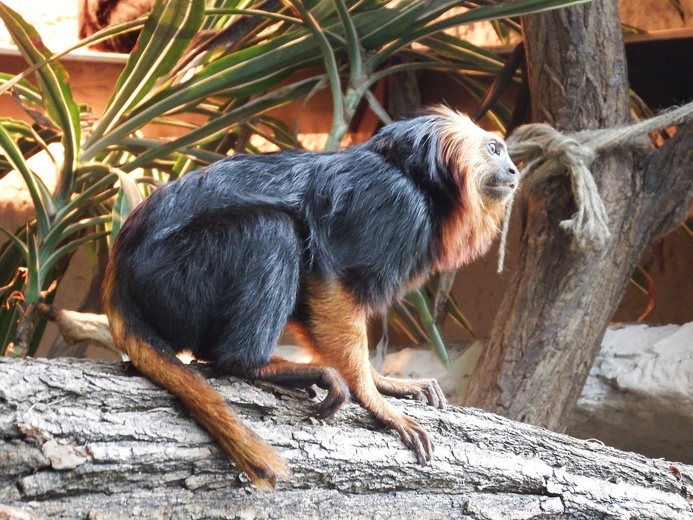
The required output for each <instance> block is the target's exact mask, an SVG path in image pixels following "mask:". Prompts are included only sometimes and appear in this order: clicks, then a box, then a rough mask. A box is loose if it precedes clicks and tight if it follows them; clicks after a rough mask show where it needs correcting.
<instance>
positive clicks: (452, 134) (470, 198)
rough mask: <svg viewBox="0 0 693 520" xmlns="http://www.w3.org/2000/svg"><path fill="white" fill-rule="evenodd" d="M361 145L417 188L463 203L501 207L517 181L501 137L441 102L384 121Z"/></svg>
mask: <svg viewBox="0 0 693 520" xmlns="http://www.w3.org/2000/svg"><path fill="white" fill-rule="evenodd" d="M366 146H367V147H370V148H371V149H373V150H374V151H376V152H377V153H379V154H380V155H382V156H383V157H384V158H385V159H386V160H388V161H390V162H392V163H393V164H395V165H396V166H397V167H399V168H400V169H401V170H402V171H403V172H404V173H405V174H407V175H408V176H409V177H410V178H412V180H414V181H415V182H417V184H419V185H420V186H421V187H422V188H424V189H432V190H434V191H442V192H445V193H447V194H448V195H449V196H451V197H452V198H454V199H456V200H457V201H458V203H459V202H462V203H463V205H464V206H465V207H468V208H471V207H474V208H476V209H478V210H483V209H491V208H498V207H504V206H505V205H506V204H507V203H508V202H509V201H510V199H511V198H512V197H513V195H514V194H515V191H516V189H517V186H518V183H519V175H518V170H517V167H516V166H515V165H514V164H513V162H512V161H511V160H510V157H509V156H508V150H507V148H506V146H505V143H504V142H503V140H502V139H501V138H500V137H498V136H496V135H495V134H492V133H491V132H487V131H485V130H483V129H481V128H480V127H478V126H477V125H476V124H474V123H473V122H472V120H471V119H469V117H467V116H466V115H464V114H461V113H459V112H456V111H455V110H453V109H451V108H448V107H445V106H440V107H436V108H433V109H431V110H430V111H429V113H428V115H424V116H421V117H416V118H413V119H408V120H404V121H399V122H397V123H393V124H391V125H388V126H386V127H384V128H383V129H382V130H381V131H380V132H379V133H378V134H377V135H376V136H375V137H373V138H372V139H371V141H370V142H369V143H367V144H366Z"/></svg>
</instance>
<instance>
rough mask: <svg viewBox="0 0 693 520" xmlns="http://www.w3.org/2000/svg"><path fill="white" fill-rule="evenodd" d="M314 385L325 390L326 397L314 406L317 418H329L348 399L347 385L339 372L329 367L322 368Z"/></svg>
mask: <svg viewBox="0 0 693 520" xmlns="http://www.w3.org/2000/svg"><path fill="white" fill-rule="evenodd" d="M316 385H317V386H319V387H320V388H322V389H324V390H327V397H325V399H323V400H322V401H321V402H320V403H318V405H317V406H316V407H315V409H316V414H315V415H316V417H318V418H319V419H329V418H330V417H332V416H333V415H334V414H335V413H337V410H339V409H340V408H341V406H342V405H343V404H344V403H345V402H347V401H348V400H349V395H350V394H349V387H348V386H347V384H346V382H345V381H344V379H343V378H342V376H341V375H339V372H337V371H336V370H335V369H334V368H330V367H325V368H324V369H323V371H322V373H321V375H320V379H319V380H318V381H317V382H316Z"/></svg>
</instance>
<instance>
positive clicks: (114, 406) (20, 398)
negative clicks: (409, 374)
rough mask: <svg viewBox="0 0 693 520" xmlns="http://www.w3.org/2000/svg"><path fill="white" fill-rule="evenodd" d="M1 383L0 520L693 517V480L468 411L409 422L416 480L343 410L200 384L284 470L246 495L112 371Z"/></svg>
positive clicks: (382, 440)
mask: <svg viewBox="0 0 693 520" xmlns="http://www.w3.org/2000/svg"><path fill="white" fill-rule="evenodd" d="M0 380H1V381H2V386H0V461H1V462H0V469H1V470H2V471H0V518H13V519H19V518H46V517H58V516H59V517H60V518H99V519H110V518H113V519H116V518H117V519H124V518H186V519H190V518H283V519H285V518H418V519H423V518H440V519H443V518H445V519H447V518H475V519H501V518H502V519H506V518H549V517H550V518H565V517H569V518H597V517H598V518H639V519H644V518H657V519H662V518H681V519H684V518H692V517H693V497H692V496H691V493H690V489H691V486H692V485H693V480H691V475H693V467H690V466H685V465H681V464H676V465H672V464H671V463H668V462H664V461H662V460H650V459H647V458H645V457H642V456H640V455H634V454H628V453H624V452H620V451H618V450H615V449H612V448H608V447H604V446H601V445H599V444H596V443H590V442H586V441H578V440H575V439H572V438H570V437H567V436H565V435H561V434H557V433H553V432H549V431H546V430H542V429H539V428H536V427H533V426H528V425H523V424H519V423H513V422H511V421H509V420H507V419H503V418H501V417H498V416H493V415H490V414H485V413H483V412H480V411H477V410H464V409H460V408H453V409H451V410H448V411H440V410H434V409H431V408H428V407H425V406H423V405H418V404H410V405H408V406H407V413H409V414H410V415H412V416H414V417H415V418H417V419H418V420H420V421H421V423H422V424H423V425H424V427H425V428H427V429H428V430H429V431H430V432H432V433H433V439H434V441H435V443H436V452H435V459H434V461H433V462H432V463H431V464H430V466H428V467H426V468H420V467H418V466H417V465H416V464H415V462H414V457H413V455H412V454H411V453H410V452H409V451H408V450H407V449H406V448H404V447H403V446H402V445H401V443H400V441H399V439H398V437H397V436H396V435H394V434H392V433H391V432H388V431H383V430H382V429H380V428H378V427H377V426H376V425H375V424H374V422H373V421H372V420H371V419H370V417H369V416H368V415H367V414H366V413H365V412H364V411H363V410H362V409H361V408H360V407H359V406H357V405H355V404H349V405H347V406H345V407H344V409H343V410H341V411H340V412H339V413H338V414H337V416H336V417H335V418H334V419H333V420H331V421H329V422H326V423H323V422H320V421H315V420H312V419H310V418H309V414H310V406H309V399H308V397H307V395H306V394H305V393H303V392H294V391H289V390H284V389H280V388H277V387H274V386H271V385H266V384H265V385H262V386H254V385H251V384H248V383H246V382H243V381H240V380H235V379H212V381H211V382H212V384H213V385H214V386H215V387H216V388H218V389H219V390H220V391H221V392H222V393H223V395H224V396H225V397H226V399H227V400H228V401H229V402H230V403H231V405H232V407H233V408H234V409H235V410H237V411H238V413H239V414H240V415H242V416H243V418H244V420H245V421H246V422H248V423H249V424H251V425H252V427H253V428H254V429H255V430H256V431H257V432H258V433H259V434H260V435H261V436H262V437H263V438H265V439H267V440H268V441H270V442H271V443H272V444H273V445H275V446H276V447H277V449H278V450H279V451H280V452H281V454H282V455H283V456H284V457H285V458H286V459H287V461H288V463H289V465H290V467H291V470H292V473H293V475H292V476H291V477H290V478H289V479H285V480H281V481H280V482H279V483H278V489H277V491H276V492H274V493H258V492H256V491H254V490H253V489H252V488H251V487H250V486H249V484H247V479H244V478H243V476H242V475H239V473H238V472H237V471H236V470H235V468H234V467H233V465H232V464H231V463H230V462H228V461H227V460H226V459H225V458H224V457H223V456H222V455H221V452H220V451H219V449H218V448H217V447H216V445H215V444H214V443H213V441H212V440H211V439H210V438H209V437H208V436H207V435H206V434H205V433H204V431H203V430H201V429H200V428H199V427H197V425H196V424H195V423H194V422H193V420H192V419H191V418H190V417H189V415H188V414H187V413H186V412H185V411H182V410H181V407H180V404H179V402H178V401H177V400H176V399H175V398H173V397H172V396H171V395H169V394H168V393H166V392H165V391H163V390H160V389H159V388H157V387H156V386H154V385H153V384H152V383H150V382H149V381H147V380H145V379H143V378H141V377H137V376H134V375H132V374H126V373H124V372H123V370H122V365H119V364H113V363H111V364H108V363H98V362H91V361H81V360H70V359H59V360H50V361H47V360H32V359H17V360H10V359H0ZM398 404H400V405H403V404H405V403H404V402H403V401H399V402H398Z"/></svg>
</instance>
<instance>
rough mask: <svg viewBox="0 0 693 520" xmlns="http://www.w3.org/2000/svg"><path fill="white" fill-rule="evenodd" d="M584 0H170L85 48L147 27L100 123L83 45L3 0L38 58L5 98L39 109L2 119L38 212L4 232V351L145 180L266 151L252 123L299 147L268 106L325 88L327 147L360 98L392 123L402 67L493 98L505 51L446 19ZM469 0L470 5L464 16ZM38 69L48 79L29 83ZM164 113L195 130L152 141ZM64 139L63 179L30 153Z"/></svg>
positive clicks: (5, 164) (4, 144) (113, 228)
mask: <svg viewBox="0 0 693 520" xmlns="http://www.w3.org/2000/svg"><path fill="white" fill-rule="evenodd" d="M582 1H585V0H572V1H571V0H526V1H523V2H517V1H510V0H508V1H498V2H493V1H482V0H480V1H444V0H429V1H426V2H423V1H420V0H396V1H390V0H313V1H307V2H302V1H300V0H281V1H279V0H264V1H263V2H261V3H257V2H253V1H252V0H247V1H243V0H209V1H206V2H205V0H189V1H186V2H179V1H175V0H156V1H155V3H154V6H153V9H152V11H151V13H150V14H149V15H148V16H146V17H143V18H141V19H138V20H136V21H133V22H129V23H127V24H123V25H119V26H115V27H110V28H107V29H104V30H102V31H100V32H99V33H96V34H94V35H93V36H92V37H90V38H88V39H86V40H84V41H82V42H80V43H79V44H78V45H77V46H75V47H74V48H77V47H82V46H85V45H89V44H91V43H94V42H96V41H99V40H102V39H105V38H108V37H111V36H113V35H115V34H120V33H123V32H125V31H133V30H140V31H141V33H140V36H139V39H138V43H137V47H136V50H135V51H134V52H133V53H132V54H131V55H130V57H129V59H128V61H127V64H126V66H125V69H124V71H123V72H122V74H121V75H120V77H119V79H118V81H117V84H116V85H115V86H114V89H113V92H112V95H111V98H110V100H109V102H108V104H107V106H106V108H105V110H104V112H103V114H101V115H100V116H98V117H96V118H93V117H92V116H91V114H90V111H89V110H88V109H86V108H85V107H81V106H80V105H79V104H78V102H77V101H76V100H75V99H74V98H73V95H72V89H71V86H70V83H69V79H68V77H67V74H66V72H65V70H64V69H63V67H62V65H61V64H60V62H59V61H58V58H59V57H60V56H61V55H64V54H65V53H66V52H69V51H71V50H74V48H72V49H68V50H67V51H65V52H63V53H60V54H57V55H56V54H53V53H52V52H51V51H49V50H48V49H47V48H45V46H43V44H42V42H41V38H40V36H39V35H38V33H37V32H36V31H35V29H34V28H33V27H32V26H31V25H30V24H28V23H27V22H26V21H24V19H23V18H22V17H21V16H20V15H19V14H18V13H16V12H14V11H13V10H11V9H10V8H9V7H7V6H6V5H4V4H3V3H2V2H0V17H1V18H2V19H3V21H4V22H5V25H6V26H7V28H8V30H9V32H10V34H11V35H12V38H13V40H14V42H15V44H16V45H17V46H18V48H19V50H20V51H21V53H22V55H23V56H24V58H25V59H26V60H27V62H28V63H29V64H30V66H31V67H30V68H29V69H28V70H27V71H25V72H24V73H23V74H20V75H18V76H11V75H8V74H0V94H1V93H8V92H11V93H12V95H13V96H14V99H15V101H16V102H17V103H18V104H19V105H20V106H21V107H22V108H24V109H25V111H26V113H27V114H28V115H29V116H30V117H31V118H32V120H33V122H32V124H28V123H25V122H21V121H17V120H11V119H2V120H0V151H1V155H0V177H2V176H3V175H5V174H6V173H8V172H9V171H11V170H16V171H18V172H19V173H20V174H21V176H22V178H23V179H24V181H25V183H26V186H27V189H28V190H29V193H30V194H31V197H32V200H33V203H34V207H35V218H33V219H31V220H30V221H29V222H27V223H26V225H25V226H24V227H22V228H21V229H19V230H16V231H10V230H5V229H2V232H3V233H4V234H5V235H6V236H7V237H8V239H9V240H7V241H6V242H5V244H4V245H2V246H1V247H0V293H1V294H0V299H1V300H0V302H1V303H3V304H4V305H3V306H2V309H1V310H0V353H6V350H7V347H8V345H10V344H11V343H12V342H13V341H14V345H13V350H12V353H14V354H19V355H22V354H25V353H28V354H33V353H34V352H35V350H36V348H37V346H38V341H39V339H40V337H41V333H42V328H41V327H42V325H41V322H40V320H39V321H37V319H36V312H35V306H36V304H37V303H38V302H40V301H42V300H50V299H51V298H52V295H53V294H54V288H55V284H56V283H59V281H60V279H61V277H62V275H63V274H64V272H65V270H66V268H67V265H68V264H69V260H70V258H71V255H72V253H74V251H75V250H76V249H77V248H78V247H80V246H82V245H88V246H90V247H97V246H100V247H107V245H108V243H109V242H110V241H111V240H112V238H113V236H114V235H115V234H116V233H117V231H118V229H119V227H120V222H122V220H123V218H125V217H126V216H127V214H128V212H129V211H130V209H132V207H134V205H136V204H137V203H138V202H139V201H140V200H141V197H143V196H145V195H146V193H147V188H146V183H142V181H143V180H144V181H146V180H147V179H158V180H159V181H164V182H165V181H167V180H171V179H175V178H176V177H178V176H180V175H184V174H185V173H187V172H188V171H191V170H193V169H196V168H199V167H202V166H204V165H206V164H209V163H210V162H213V161H216V160H218V159H221V158H223V157H225V156H226V155H228V154H230V153H236V152H253V151H254V149H253V147H252V145H250V144H249V140H248V136H249V135H252V134H253V133H258V134H259V135H262V136H263V137H265V138H266V139H269V140H271V141H272V142H274V143H275V144H277V145H278V146H280V147H281V148H292V147H296V146H298V145H297V143H298V139H297V136H296V135H295V131H293V130H292V129H290V128H289V127H288V126H287V125H285V124H283V123H281V122H280V121H278V120H276V119H274V118H272V117H270V116H269V115H268V112H269V111H270V110H272V109H276V108H278V107H281V106H282V105H286V104H288V103H291V102H293V101H296V100H300V99H305V98H307V97H308V96H310V95H312V94H313V93H314V92H315V91H317V90H319V89H323V88H326V89H329V91H330V92H331V95H332V101H333V105H332V106H333V110H332V124H331V128H330V132H329V135H328V138H327V144H326V148H327V149H335V148H337V147H338V146H339V145H340V143H341V142H342V140H343V138H344V136H345V134H346V132H347V130H348V128H349V123H350V120H351V118H352V116H353V114H354V112H355V111H356V109H357V107H358V106H359V105H360V104H362V103H367V104H368V106H369V107H370V109H371V110H373V111H374V112H375V113H376V114H377V115H378V116H379V117H380V118H381V119H382V120H384V121H387V119H388V115H387V113H386V111H385V110H384V109H383V108H382V106H380V104H379V102H378V100H377V99H376V96H375V95H374V94H373V91H372V89H373V87H374V86H375V85H376V84H377V83H378V82H380V81H382V80H383V79H385V78H386V77H387V76H388V75H391V74H393V73H396V72H401V71H406V70H421V69H435V70H442V71H445V72H446V73H447V74H449V75H450V76H452V77H453V78H454V79H455V81H456V82H457V84H459V85H460V88H462V89H465V90H466V91H468V92H469V94H470V95H471V96H473V97H474V98H479V97H480V96H482V95H483V93H484V91H485V89H486V87H485V86H484V83H483V82H482V81H480V80H479V77H480V76H481V77H486V78H488V77H492V76H494V75H496V74H497V73H498V72H499V71H500V70H501V68H502V67H503V64H504V60H503V59H502V58H501V57H499V56H498V55H496V54H494V53H492V52H489V51H486V50H482V49H480V48H477V47H475V46H473V45H471V44H470V43H468V42H466V41H464V40H461V39H459V38H456V37H454V36H450V35H448V34H446V33H444V32H443V31H444V30H445V29H447V28H449V27H453V26H456V25H460V24H464V23H469V22H474V21H480V20H493V21H495V23H496V26H497V27H498V28H499V30H502V31H505V30H506V29H507V28H508V27H510V28H512V27H513V26H514V24H512V23H509V22H507V20H506V18H507V17H510V16H518V15H523V14H528V13H531V12H537V11H541V10H547V9H553V8H557V7H562V6H565V5H570V4H575V3H580V2H582ZM459 6H463V7H467V8H468V9H467V10H464V11H459V10H457V11H454V9H456V8H458V7H459ZM206 29H212V30H214V32H213V33H212V34H213V36H212V37H210V38H207V39H206V40H204V41H203V40H199V39H196V38H195V35H196V34H199V33H200V31H202V30H206ZM204 34H209V33H206V32H205V33H204ZM415 42H416V44H417V45H416V46H415V47H414V46H413V45H412V44H414V43H415ZM402 57H406V59H404V60H403V59H401V58H402ZM31 74H33V75H34V76H35V78H36V84H37V85H38V86H37V87H36V86H34V85H33V84H31V83H29V82H28V81H27V79H26V78H27V77H28V76H29V75H31ZM181 114H195V115H196V116H197V117H198V118H199V119H200V120H201V123H200V124H199V125H197V126H194V127H190V126H187V127H185V126H181V123H180V119H178V116H180V115H181ZM509 114H510V109H509V107H507V106H505V105H503V104H502V103H496V104H495V105H494V107H493V109H492V111H491V115H492V119H493V121H494V122H495V124H496V125H497V126H498V128H499V130H501V131H502V130H503V127H504V124H505V121H507V120H508V117H509ZM150 123H156V124H159V125H174V126H176V127H178V128H179V129H180V128H182V129H183V131H182V132H179V134H180V135H179V137H176V138H174V139H169V140H166V139H156V138H145V137H143V136H142V132H141V130H142V128H143V127H145V126H146V125H148V124H150ZM56 142H59V143H60V145H61V148H62V150H63V157H62V158H61V160H60V161H59V164H56V168H57V171H58V175H57V179H58V180H57V184H56V187H55V189H54V190H49V189H48V188H47V187H46V186H45V184H44V183H43V182H42V180H41V179H40V178H39V177H38V176H37V175H36V174H35V173H34V172H33V171H32V170H31V168H30V167H29V165H28V163H27V159H28V158H29V157H31V156H32V155H34V154H36V153H39V152H41V151H43V150H44V149H45V148H46V146H47V144H50V143H56ZM414 301H415V302H416V306H417V307H418V308H419V310H421V311H423V316H424V318H425V319H424V326H423V328H422V332H423V333H424V334H427V335H428V336H429V339H431V340H433V341H434V343H435V344H437V345H438V348H439V350H440V351H441V355H443V354H444V349H443V348H442V341H441V340H440V337H439V331H438V330H437V328H436V326H435V324H434V323H433V320H432V319H430V316H427V314H426V309H427V308H428V307H429V304H428V303H427V302H426V297H425V294H423V293H418V294H417V295H416V297H415V299H414ZM405 321H406V320H405ZM35 324H37V326H36V327H34V325H35Z"/></svg>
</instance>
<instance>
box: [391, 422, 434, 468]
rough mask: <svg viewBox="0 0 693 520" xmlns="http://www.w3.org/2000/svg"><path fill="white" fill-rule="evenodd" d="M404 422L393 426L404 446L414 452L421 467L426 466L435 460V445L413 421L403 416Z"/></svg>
mask: <svg viewBox="0 0 693 520" xmlns="http://www.w3.org/2000/svg"><path fill="white" fill-rule="evenodd" d="M403 417H404V420H402V421H401V422H397V423H393V424H392V425H391V426H392V427H393V428H394V429H395V430H397V433H399V435H400V437H401V438H402V442H403V443H404V445H405V446H406V447H407V448H409V449H410V450H412V451H413V452H414V456H415V457H416V461H417V462H418V463H419V465H421V466H426V465H427V464H428V463H429V462H430V461H431V458H433V443H432V442H431V441H430V439H429V438H428V434H427V433H426V431H425V430H424V429H423V428H422V427H421V426H420V425H419V424H418V423H417V422H416V421H414V420H413V419H410V418H409V417H406V416H403Z"/></svg>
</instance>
